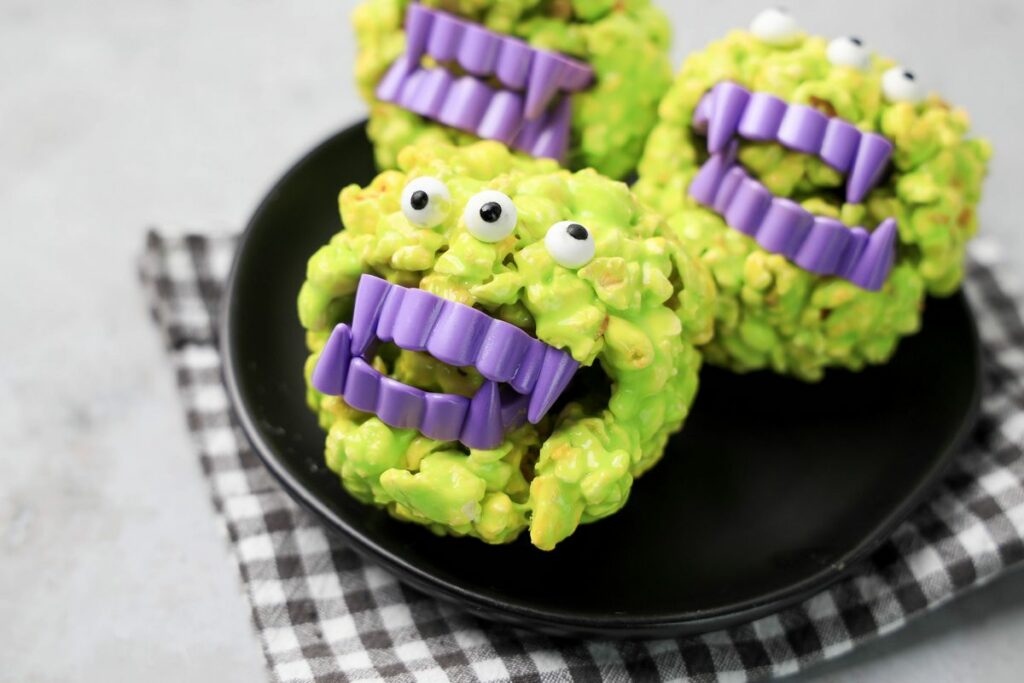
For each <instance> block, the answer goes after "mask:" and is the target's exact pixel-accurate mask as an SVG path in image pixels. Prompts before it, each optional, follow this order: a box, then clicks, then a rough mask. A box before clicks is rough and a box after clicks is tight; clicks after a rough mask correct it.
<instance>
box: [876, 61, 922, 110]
mask: <svg viewBox="0 0 1024 683" xmlns="http://www.w3.org/2000/svg"><path fill="white" fill-rule="evenodd" d="M882 94H883V95H885V99H887V100H889V101H890V102H910V103H911V104H914V103H917V102H920V101H921V99H922V97H923V96H924V94H923V93H922V92H921V86H920V85H919V84H918V82H917V77H916V76H914V73H913V72H912V71H907V70H906V69H904V68H903V67H902V66H894V67H893V68H891V69H889V70H888V71H886V72H885V73H884V74H882Z"/></svg>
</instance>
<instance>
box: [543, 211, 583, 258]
mask: <svg viewBox="0 0 1024 683" xmlns="http://www.w3.org/2000/svg"><path fill="white" fill-rule="evenodd" d="M544 247H545V248H546V249H547V250H548V253H549V254H551V258H553V259H554V260H555V263H557V264H558V265H560V266H565V267H566V268H572V269H575V268H579V267H581V266H585V265H586V264H588V263H590V261H591V259H593V258H594V236H593V235H592V234H590V231H589V230H587V229H586V228H585V227H584V226H582V225H580V224H579V223H577V222H575V221H559V222H558V223H555V224H554V225H552V226H551V227H550V228H548V232H547V234H546V235H544Z"/></svg>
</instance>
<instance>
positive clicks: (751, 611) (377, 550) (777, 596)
mask: <svg viewBox="0 0 1024 683" xmlns="http://www.w3.org/2000/svg"><path fill="white" fill-rule="evenodd" d="M365 125H366V121H365V120H363V121H359V122H357V123H354V124H351V125H348V126H345V127H343V128H342V129H340V130H338V131H336V132H335V133H333V134H331V135H329V136H327V137H325V138H323V139H322V140H321V141H320V142H318V143H317V144H315V145H314V146H313V147H312V148H310V149H309V150H308V151H307V152H305V153H304V154H302V155H301V156H300V157H299V158H298V159H297V160H296V161H294V162H293V163H292V164H291V165H290V166H289V167H288V169H287V171H285V172H284V173H283V174H281V175H280V176H279V177H278V178H277V180H275V181H274V182H273V183H272V184H271V186H270V188H269V189H268V190H267V191H266V192H265V193H264V194H263V195H262V198H261V199H260V201H259V203H258V204H257V207H256V209H255V210H254V211H253V212H252V214H251V215H250V218H249V220H248V221H247V222H246V226H245V229H244V230H243V232H242V233H241V234H240V235H239V237H238V239H237V242H236V247H235V253H234V255H233V257H232V263H231V270H230V273H229V275H228V279H227V282H226V285H225V288H224V293H223V299H222V303H221V315H220V320H219V321H218V324H217V329H218V335H217V336H218V343H217V346H218V351H219V352H220V355H221V363H222V372H223V377H224V382H225V387H226V389H227V393H228V398H229V400H230V402H231V405H232V408H233V412H234V415H235V417H236V418H237V419H238V421H239V424H240V425H241V427H242V431H243V433H244V434H245V437H246V438H247V439H248V440H249V442H250V444H251V445H252V447H253V450H254V451H255V453H256V455H257V456H258V457H259V459H260V461H261V462H262V463H263V465H264V466H265V467H266V468H267V470H268V471H269V472H270V473H271V474H272V475H273V476H274V478H275V479H276V480H277V481H278V482H279V483H280V484H281V485H282V487H283V488H284V490H285V491H286V492H287V493H288V495H289V496H291V498H292V499H293V500H295V501H296V502H298V503H299V504H300V505H301V506H302V507H303V508H305V509H306V510H308V511H309V512H311V513H313V514H314V516H315V517H317V518H318V519H319V520H320V521H321V522H322V523H324V524H325V526H326V527H327V528H328V531H329V532H331V533H340V534H341V535H342V536H344V537H345V538H346V539H347V540H349V541H350V542H352V544H353V549H354V550H356V551H358V552H359V554H360V555H362V556H363V557H364V558H368V559H370V560H371V561H373V562H375V563H377V564H379V565H382V566H383V567H385V568H386V569H388V570H389V571H391V572H392V573H394V574H395V575H396V576H397V577H398V578H400V579H401V580H403V581H405V582H406V583H408V584H410V585H412V586H414V587H415V588H417V589H419V590H420V591H422V592H424V593H426V594H428V595H432V596H434V597H438V598H441V599H444V600H446V601H448V602H454V603H456V604H459V605H460V606H462V607H464V608H467V609H468V610H469V611H470V612H472V613H473V614H476V615H478V616H480V617H483V618H485V619H488V620H494V621H503V622H507V623H514V624H519V625H526V626H529V627H531V628H534V629H536V630H540V631H548V632H557V633H561V634H565V633H574V634H582V635H587V636H600V637H626V638H634V637H654V636H679V635H693V634H700V633H707V632H709V631H713V630H716V629H718V628H723V627H726V626H729V625H733V624H741V623H746V622H748V621H752V620H754V619H756V618H758V617H761V616H764V615H766V614H769V613H771V612H774V611H778V610H780V609H782V608H784V607H787V606H790V605H793V604H795V603H798V602H801V601H803V600H805V599H806V598H809V597H811V596H812V595H815V594H816V593H818V592H820V591H822V590H824V589H826V588H827V587H828V586H830V585H832V584H834V583H835V582H837V581H838V580H840V579H842V578H843V577H844V576H845V575H847V574H848V573H850V572H851V570H852V569H854V568H856V566H857V564H858V562H859V561H860V560H863V559H864V558H866V557H867V556H868V555H869V554H870V553H871V552H872V551H874V550H875V549H877V548H878V547H879V546H881V545H882V543H884V542H885V541H886V540H888V538H889V537H890V536H891V533H892V532H893V531H894V530H895V528H896V526H897V525H898V524H899V523H900V522H902V521H903V520H904V519H906V517H907V516H908V515H909V514H910V513H911V512H912V511H913V510H914V509H915V508H916V507H917V506H918V505H919V504H920V503H921V502H922V500H923V499H924V497H925V496H926V495H927V494H928V493H929V492H930V491H931V490H932V489H933V488H934V487H935V486H936V485H937V484H938V483H939V481H940V480H941V477H942V475H943V474H944V473H945V471H946V470H947V469H948V467H949V465H950V464H951V463H952V461H953V459H954V457H955V456H956V455H957V453H958V452H959V451H960V449H961V446H963V444H964V443H965V442H966V440H967V438H968V437H969V435H970V432H971V430H972V429H973V428H974V425H975V423H976V421H977V416H978V414H979V408H980V405H981V395H982V386H983V384H984V375H983V367H982V358H981V341H980V337H979V334H978V326H977V321H976V320H975V317H974V312H973V309H972V307H971V305H970V301H969V300H968V299H967V297H966V296H965V295H964V292H963V289H962V288H960V289H958V290H957V291H956V292H955V293H954V294H952V295H951V298H953V297H955V298H960V299H961V300H962V305H963V306H964V308H965V309H966V311H967V320H968V326H969V330H968V331H969V334H970V336H971V339H972V341H973V345H974V348H975V353H974V354H973V355H974V357H973V359H972V363H973V365H974V366H975V367H974V372H975V376H976V377H977V378H978V381H976V382H975V383H974V385H973V390H972V395H971V397H970V409H969V411H967V412H966V413H965V415H966V417H965V419H963V420H961V422H960V424H959V425H958V426H957V429H956V432H955V434H954V436H953V438H952V439H950V441H949V443H948V444H947V447H946V448H945V450H944V451H943V453H942V454H941V455H940V456H938V457H937V458H936V459H935V460H934V461H933V463H932V465H931V467H930V468H929V469H928V471H927V472H926V473H925V474H924V476H923V477H922V478H921V480H920V482H919V483H918V485H917V486H916V487H915V488H914V489H913V491H911V492H910V493H909V494H908V495H907V496H906V497H905V498H904V499H903V500H902V501H901V502H900V504H899V505H897V506H896V507H895V508H894V509H893V510H892V511H891V512H890V514H889V515H887V516H886V517H885V518H884V519H883V520H882V521H881V522H879V524H878V525H876V527H875V528H874V529H873V530H872V531H871V533H869V534H868V535H867V536H865V538H864V540H863V541H861V542H860V543H859V544H858V545H856V546H854V547H853V548H851V549H850V550H848V551H847V552H846V553H844V554H843V555H842V557H841V558H840V559H839V560H838V561H836V562H833V563H831V564H829V565H825V566H823V567H822V568H821V569H820V570H819V571H817V572H815V573H814V574H812V575H810V576H808V577H806V578H804V579H802V580H801V581H798V582H796V583H794V584H791V585H788V586H785V587H782V588H779V589H776V590H774V591H771V592H769V593H765V594H764V595H762V596H759V597H758V598H756V599H752V600H744V601H738V602H735V603H733V604H730V605H725V606H721V607H718V608H715V609H712V610H700V611H692V610H691V611H685V612H678V613H670V614H666V615H657V616H654V615H637V616H632V617H631V616H629V615H621V614H608V615H600V616H596V615H573V614H570V613H567V612H566V611H564V610H561V611H560V610H557V609H554V610H549V609H539V608H535V607H529V606H525V605H515V604H509V603H504V602H502V601H500V600H498V599H495V598H493V597H490V596H487V595H483V594H480V593H477V592H475V591H472V590H468V589H466V588H464V587H462V586H459V585H458V584H456V583H454V582H451V581H447V580H444V579H441V578H438V577H436V576H434V575H433V574H431V573H430V572H427V571H425V570H423V569H421V568H418V567H416V566H415V564H413V563H411V562H408V561H407V560H405V559H403V558H402V557H401V556H399V555H397V554H395V553H392V552H390V551H388V550H387V549H385V548H382V547H381V546H379V545H378V544H377V543H375V542H374V541H373V540H372V539H371V538H368V537H367V536H366V535H365V534H363V533H362V532H360V531H359V530H358V529H355V528H354V527H352V526H351V525H350V524H349V523H348V522H347V521H346V520H345V519H344V518H343V517H341V516H340V515H338V514H336V513H335V512H334V511H333V510H331V509H330V508H329V507H328V506H327V505H326V504H325V503H324V502H323V501H321V500H320V499H319V498H318V497H317V496H316V495H315V494H314V493H313V492H311V491H310V490H309V489H307V488H306V487H305V486H304V485H303V484H301V483H300V482H299V481H298V480H297V479H296V478H295V477H294V476H293V475H292V474H291V472H289V471H288V469H287V467H286V466H285V465H284V463H283V462H282V461H281V460H280V459H279V457H278V455H277V454H276V452H275V450H274V448H273V447H271V445H270V444H269V443H268V442H267V441H266V440H265V439H264V438H263V435H262V433H261V432H260V430H259V428H258V425H257V424H256V421H255V420H254V419H253V416H252V414H251V412H250V410H249V408H248V405H247V403H246V401H245V398H244V396H243V395H242V392H241V389H240V385H239V368H238V357H237V356H236V354H235V353H234V351H233V348H232V347H233V346H234V345H233V343H232V340H233V339H234V338H235V325H233V323H232V321H233V319H234V318H235V314H234V311H235V307H236V304H237V301H238V297H237V296H236V285H237V275H238V271H239V270H240V264H241V261H242V259H243V256H244V254H245V253H246V246H247V244H248V243H249V241H250V238H251V236H252V234H253V232H254V230H255V228H256V226H257V224H258V223H259V222H260V220H261V219H262V217H263V215H264V214H265V213H266V212H267V211H268V210H269V205H270V203H271V202H272V201H274V199H275V197H276V195H277V194H278V193H279V190H280V188H281V187H282V186H284V185H285V184H286V183H287V182H288V181H289V180H290V179H291V178H292V177H293V176H295V175H297V174H298V172H299V171H300V170H301V169H302V168H303V167H304V166H305V165H306V163H307V162H308V161H309V160H310V159H311V158H312V157H314V156H316V155H317V154H320V153H322V151H323V149H324V148H326V147H328V146H330V145H332V144H335V143H337V142H338V141H339V139H340V138H344V137H348V136H350V135H352V134H362V132H363V130H364V129H365ZM917 333H919V332H917ZM917 333H915V334H917ZM338 491H339V493H340V494H342V495H349V494H348V493H347V492H345V491H344V489H342V488H341V487H340V486H339V489H338Z"/></svg>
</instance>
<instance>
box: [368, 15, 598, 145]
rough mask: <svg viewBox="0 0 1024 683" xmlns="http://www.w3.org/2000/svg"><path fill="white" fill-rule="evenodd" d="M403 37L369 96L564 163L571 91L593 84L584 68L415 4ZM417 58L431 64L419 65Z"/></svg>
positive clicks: (569, 122)
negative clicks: (401, 51) (402, 43)
mask: <svg viewBox="0 0 1024 683" xmlns="http://www.w3.org/2000/svg"><path fill="white" fill-rule="evenodd" d="M405 39H406V51H405V54H404V55H403V56H401V57H399V58H398V59H397V60H396V61H395V63H394V64H392V65H391V68H390V69H389V70H388V72H387V73H386V74H385V75H384V78H383V79H382V80H381V81H380V83H379V84H378V86H377V91H376V95H377V99H379V100H381V101H382V102H389V103H391V104H396V105H398V106H400V107H402V108H404V109H408V110H409V111H412V112H414V113H416V114H419V115H420V116H423V117H425V118H429V119H433V120H435V121H438V122H440V123H443V124H445V125H447V126H451V127H452V128H457V129H459V130H462V131H465V132H468V133H472V134H474V135H476V136H478V137H481V138H486V139H490V140H498V141H499V142H502V143H504V144H506V145H509V146H511V147H515V148H516V149H519V150H522V151H524V152H527V153H528V154H531V155H533V156H538V157H550V158H553V159H558V160H562V159H564V157H565V154H566V152H567V150H568V144H569V128H570V124H571V122H572V110H571V94H572V93H574V92H578V91H580V90H583V89H585V88H587V87H588V86H589V85H590V84H591V82H592V81H593V76H594V72H593V70H592V69H591V68H590V67H589V66H587V65H586V64H584V63H582V62H579V61H576V60H574V59H570V58H568V57H565V56H563V55H560V54H558V53H555V52H550V51H547V50H540V49H537V48H533V47H531V46H530V45H528V44H527V43H525V42H523V41H522V40H519V39H517V38H513V37H510V36H505V35H501V34H499V33H495V32H493V31H491V30H489V29H487V28H484V27H483V26H480V25H477V24H473V23H471V22H469V21H466V20H464V19H461V18H459V17H456V16H454V15H451V14H448V13H447V12H442V11H439V10H434V9H430V8H428V7H424V6H423V5H420V4H416V3H412V4H410V5H409V7H408V9H407V10H406V15H405ZM425 56H429V57H430V58H432V59H433V61H434V62H436V63H437V64H438V66H429V65H425V64H423V63H422V61H423V58H424V57H425ZM446 65H448V66H446ZM460 71H464V72H465V73H463V74H462V75H460V74H459V72H460Z"/></svg>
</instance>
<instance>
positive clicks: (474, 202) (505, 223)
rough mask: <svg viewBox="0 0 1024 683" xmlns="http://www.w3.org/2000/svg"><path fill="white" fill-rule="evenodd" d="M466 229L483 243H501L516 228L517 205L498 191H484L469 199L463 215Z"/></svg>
mask: <svg viewBox="0 0 1024 683" xmlns="http://www.w3.org/2000/svg"><path fill="white" fill-rule="evenodd" d="M462 219H463V220H464V221H465V223H466V229H467V230H469V232H470V233H471V234H472V235H473V236H474V237H476V238H477V239H478V240H481V241H483V242H500V241H501V240H503V239H505V238H506V237H508V236H509V235H511V234H512V231H513V230H514V229H515V227H516V221H517V220H518V214H517V212H516V205H515V204H513V203H512V200H511V199H510V198H509V196H508V195H506V194H504V193H502V192H498V191H497V190H484V191H483V192H478V193H476V194H475V195H473V196H472V197H470V198H469V201H468V202H466V210H465V212H464V213H463V214H462Z"/></svg>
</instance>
